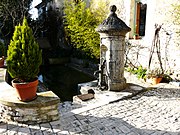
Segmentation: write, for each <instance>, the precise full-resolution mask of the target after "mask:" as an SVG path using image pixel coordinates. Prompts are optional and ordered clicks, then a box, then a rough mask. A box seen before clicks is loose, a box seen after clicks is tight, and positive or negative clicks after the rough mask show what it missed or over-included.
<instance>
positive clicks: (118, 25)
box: [96, 5, 131, 91]
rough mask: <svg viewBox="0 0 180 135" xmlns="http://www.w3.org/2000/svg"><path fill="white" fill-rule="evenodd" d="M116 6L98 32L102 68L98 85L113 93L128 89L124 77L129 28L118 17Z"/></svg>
mask: <svg viewBox="0 0 180 135" xmlns="http://www.w3.org/2000/svg"><path fill="white" fill-rule="evenodd" d="M116 9H117V8H116V6H115V5H113V6H111V7H110V10H111V13H110V15H109V17H108V18H107V19H106V20H104V21H103V22H102V24H100V25H99V26H98V27H97V29H96V31H97V32H98V33H99V34H100V52H101V54H100V66H99V71H100V72H99V81H98V85H99V86H100V87H101V88H102V87H103V88H104V89H108V90H111V91H121V90H123V89H125V88H126V79H125V77H124V52H125V35H126V33H128V32H129V31H131V28H129V27H128V26H127V25H126V24H125V23H124V22H123V21H122V20H121V19H120V18H118V17H117V15H116V13H115V12H116Z"/></svg>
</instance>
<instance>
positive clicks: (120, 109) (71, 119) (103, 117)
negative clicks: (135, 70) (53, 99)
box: [0, 81, 180, 135]
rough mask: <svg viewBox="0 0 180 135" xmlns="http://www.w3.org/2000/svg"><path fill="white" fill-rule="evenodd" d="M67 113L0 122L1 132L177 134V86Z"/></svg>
mask: <svg viewBox="0 0 180 135" xmlns="http://www.w3.org/2000/svg"><path fill="white" fill-rule="evenodd" d="M135 83H136V84H137V83H138V84H139V85H144V86H145V85H146V84H141V82H137V81H136V82H135ZM105 100H106V99H105ZM68 107H69V108H71V109H73V103H68V102H66V103H63V104H60V112H61V111H62V110H63V109H67V108H68ZM79 107H81V106H79ZM75 109H77V108H75ZM60 114H61V113H60ZM69 114H70V113H68V112H67V113H63V114H61V118H60V120H58V121H54V122H50V123H43V124H38V125H24V124H14V123H9V124H5V123H0V135H1V134H2V135H16V134H17V135H180V87H177V86H173V85H170V84H159V85H156V86H153V87H152V88H151V89H149V91H147V92H144V93H141V94H139V95H137V96H135V97H132V98H129V99H126V100H120V101H118V102H112V103H107V104H104V105H100V106H97V107H95V108H91V109H87V110H84V111H80V112H79V113H78V112H76V113H73V111H72V112H71V115H69Z"/></svg>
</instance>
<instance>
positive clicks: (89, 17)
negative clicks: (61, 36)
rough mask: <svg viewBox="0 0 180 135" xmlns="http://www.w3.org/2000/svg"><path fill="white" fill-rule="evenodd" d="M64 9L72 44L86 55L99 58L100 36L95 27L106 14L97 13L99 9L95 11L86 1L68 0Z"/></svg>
mask: <svg viewBox="0 0 180 135" xmlns="http://www.w3.org/2000/svg"><path fill="white" fill-rule="evenodd" d="M104 10H105V9H104ZM64 11H65V14H66V15H65V20H66V21H65V31H66V36H67V37H68V38H69V41H70V44H72V45H73V47H75V48H76V49H78V50H80V51H82V52H83V53H84V54H85V55H86V56H88V57H90V58H96V59H98V58H99V55H100V48H99V44H100V37H99V34H98V33H97V32H96V31H95V28H96V27H97V26H98V25H99V24H100V23H101V22H102V18H103V17H102V16H104V15H103V14H97V13H98V10H94V13H93V12H92V10H91V8H89V7H87V6H86V3H85V2H84V1H80V2H79V3H75V2H73V0H66V2H65V10H64ZM100 16H101V17H100ZM104 17H106V16H104Z"/></svg>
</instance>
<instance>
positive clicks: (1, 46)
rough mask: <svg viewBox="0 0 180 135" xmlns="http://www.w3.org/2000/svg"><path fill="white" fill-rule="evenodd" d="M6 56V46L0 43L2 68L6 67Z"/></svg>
mask: <svg viewBox="0 0 180 135" xmlns="http://www.w3.org/2000/svg"><path fill="white" fill-rule="evenodd" d="M4 55H5V46H4V43H3V42H2V41H0V67H4Z"/></svg>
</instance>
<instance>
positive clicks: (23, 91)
mask: <svg viewBox="0 0 180 135" xmlns="http://www.w3.org/2000/svg"><path fill="white" fill-rule="evenodd" d="M6 63H7V70H8V73H9V74H10V76H11V77H12V78H13V80H12V86H13V87H15V88H16V91H17V94H18V98H19V100H21V101H31V100H33V99H35V98H36V97H37V95H36V91H37V85H38V78H37V75H38V72H39V67H40V65H41V63H42V51H41V50H40V48H39V45H38V44H37V42H36V41H35V38H34V36H33V32H32V29H31V28H30V27H29V26H28V23H27V20H26V18H24V19H23V23H22V25H20V24H19V25H18V26H16V27H15V31H14V34H13V37H12V40H11V41H10V45H9V46H8V50H7V59H6Z"/></svg>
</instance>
